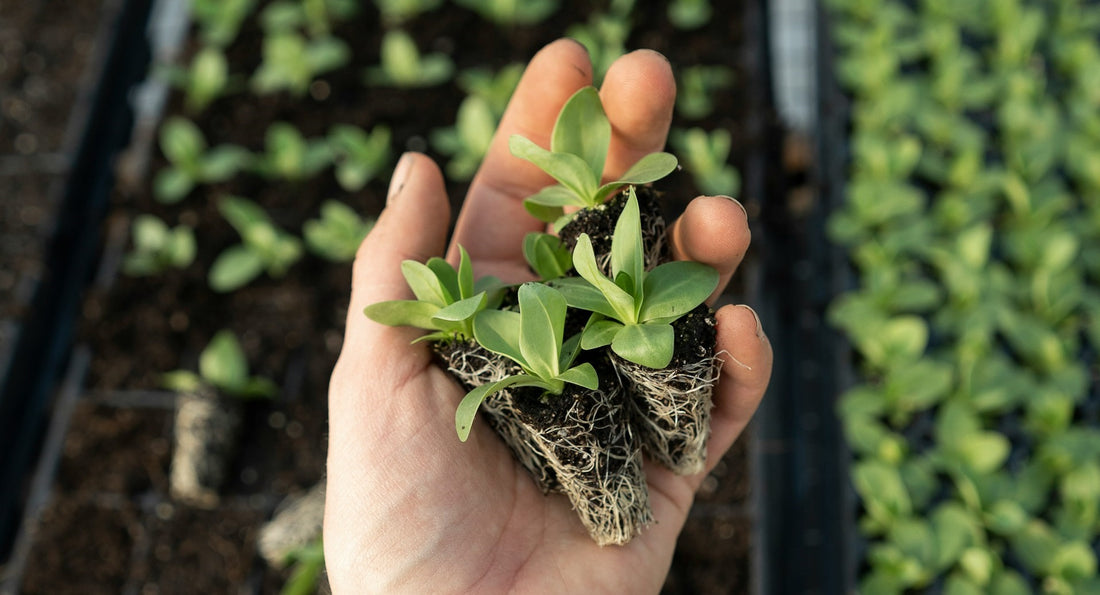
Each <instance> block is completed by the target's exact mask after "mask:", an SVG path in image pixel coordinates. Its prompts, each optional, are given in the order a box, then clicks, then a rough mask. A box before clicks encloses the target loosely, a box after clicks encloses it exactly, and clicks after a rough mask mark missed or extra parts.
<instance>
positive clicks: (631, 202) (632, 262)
mask: <svg viewBox="0 0 1100 595" xmlns="http://www.w3.org/2000/svg"><path fill="white" fill-rule="evenodd" d="M619 273H626V274H627V275H629V276H630V281H631V285H632V286H633V287H634V289H633V291H631V292H630V293H631V294H632V295H633V297H634V304H635V307H637V306H638V305H639V302H642V301H643V300H644V292H643V291H642V289H643V288H642V287H639V285H640V284H641V283H642V280H643V279H644V278H645V249H644V247H643V246H642V216H641V213H640V212H639V210H638V197H637V196H636V195H635V194H634V189H633V188H631V189H630V195H629V197H628V198H627V199H626V204H625V205H623V212H622V213H621V214H620V215H619V219H618V221H616V222H615V235H614V236H612V239H611V276H612V277H614V278H616V280H618V276H619Z"/></svg>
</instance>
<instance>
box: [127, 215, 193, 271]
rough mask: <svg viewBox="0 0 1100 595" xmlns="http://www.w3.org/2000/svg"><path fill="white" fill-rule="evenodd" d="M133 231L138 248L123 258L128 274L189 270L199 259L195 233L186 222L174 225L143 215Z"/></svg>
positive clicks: (134, 223)
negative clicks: (196, 257)
mask: <svg viewBox="0 0 1100 595" xmlns="http://www.w3.org/2000/svg"><path fill="white" fill-rule="evenodd" d="M130 230H131V231H130V233H131V237H132V238H133V244H134V247H133V250H132V251H131V252H130V253H129V254H127V255H126V258H125V259H124V260H123V261H122V272H124V273H126V274H127V275H131V276H135V277H142V276H149V275H158V274H160V273H162V272H164V271H166V270H168V269H170V268H176V269H185V268H187V267H189V266H191V263H192V262H194V260H195V232H194V231H193V230H192V229H191V228H190V227H188V226H186V225H177V226H176V227H174V228H170V227H168V225H167V224H166V223H164V221H162V220H160V219H159V218H157V217H156V216H154V215H147V214H142V215H138V216H137V217H134V222H133V224H132V225H131V228H130Z"/></svg>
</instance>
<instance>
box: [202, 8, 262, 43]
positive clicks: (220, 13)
mask: <svg viewBox="0 0 1100 595" xmlns="http://www.w3.org/2000/svg"><path fill="white" fill-rule="evenodd" d="M255 5H256V0H191V16H192V18H194V20H195V22H196V23H197V24H198V28H199V36H200V37H202V41H203V44H205V45H208V46H213V47H217V48H224V47H226V46H228V45H229V44H231V43H233V40H235V39H236V38H237V33H238V32H239V31H240V29H241V23H243V22H244V20H245V18H247V17H248V15H249V14H251V13H252V9H253V8H254V7H255Z"/></svg>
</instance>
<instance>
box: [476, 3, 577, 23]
mask: <svg viewBox="0 0 1100 595" xmlns="http://www.w3.org/2000/svg"><path fill="white" fill-rule="evenodd" d="M455 3H456V4H458V5H459V6H465V7H466V8H469V9H470V10H472V11H474V12H476V13H478V14H479V15H481V16H482V17H483V18H485V19H488V20H490V21H492V22H493V23H495V24H496V25H497V26H499V27H514V26H516V25H536V24H538V23H541V22H542V21H543V20H545V19H546V18H547V17H549V16H550V15H552V14H554V12H555V11H557V10H558V5H559V3H558V0H524V1H520V0H455Z"/></svg>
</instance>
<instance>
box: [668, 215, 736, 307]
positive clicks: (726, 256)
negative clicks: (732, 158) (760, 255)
mask: <svg viewBox="0 0 1100 595" xmlns="http://www.w3.org/2000/svg"><path fill="white" fill-rule="evenodd" d="M670 236H671V242H672V256H673V258H675V259H677V260H694V261H696V262H701V263H703V264H706V265H710V266H712V267H714V268H715V269H716V270H717V271H718V288H717V289H715V290H714V293H712V294H711V296H710V298H709V300H708V303H714V300H715V299H717V298H718V295H719V294H721V293H722V291H723V290H724V289H725V287H726V284H727V283H729V280H730V277H732V276H733V273H734V271H736V270H737V267H738V266H740V264H741V260H742V259H743V258H744V257H745V251H747V250H748V249H749V241H750V240H751V239H752V233H751V232H750V231H749V218H748V214H747V213H746V212H745V207H743V206H742V205H741V203H739V202H737V201H736V200H734V199H732V198H730V197H728V196H700V197H697V198H695V200H692V201H691V202H690V203H688V206H687V209H685V210H684V213H683V214H682V215H680V217H679V218H678V219H676V221H675V222H674V223H673V224H672V229H671V231H670Z"/></svg>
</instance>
